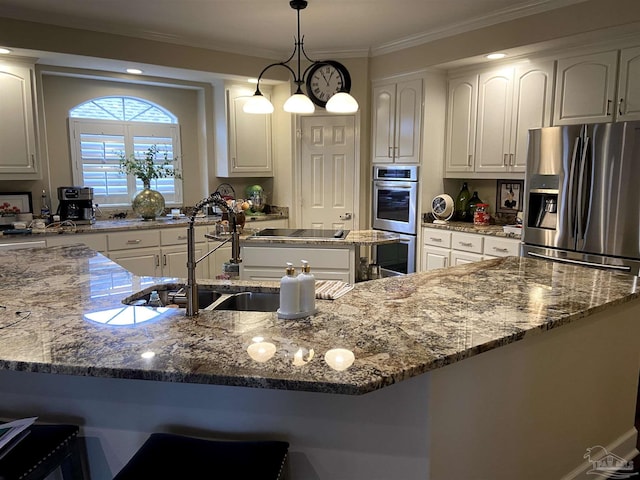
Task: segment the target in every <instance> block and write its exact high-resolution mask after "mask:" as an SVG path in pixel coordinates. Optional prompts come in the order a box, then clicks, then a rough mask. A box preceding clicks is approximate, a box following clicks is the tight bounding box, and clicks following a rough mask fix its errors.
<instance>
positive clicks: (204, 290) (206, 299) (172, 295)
mask: <svg viewBox="0 0 640 480" xmlns="http://www.w3.org/2000/svg"><path fill="white" fill-rule="evenodd" d="M157 291H158V295H159V296H160V301H161V302H162V305H169V304H175V305H178V306H179V307H180V308H186V306H187V294H186V290H185V288H184V287H182V288H177V289H175V288H174V289H171V290H162V289H160V288H159V289H158V290H157ZM150 295H151V293H147V294H146V295H143V296H142V297H140V298H138V299H136V300H132V301H130V302H129V305H146V303H147V302H148V301H149V296H150ZM222 296H223V294H222V293H220V292H216V291H215V290H214V289H213V286H211V287H209V286H207V285H198V306H199V307H200V308H201V309H202V308H205V307H207V306H209V305H211V304H212V303H214V302H215V301H216V300H218V299H219V298H220V297H222Z"/></svg>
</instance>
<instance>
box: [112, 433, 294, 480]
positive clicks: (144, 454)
mask: <svg viewBox="0 0 640 480" xmlns="http://www.w3.org/2000/svg"><path fill="white" fill-rule="evenodd" d="M288 450H289V444H288V443H287V442H280V441H222V440H208V439H203V438H195V437H188V436H184V435H176V434H171V433H153V434H151V435H150V436H149V438H148V439H147V441H146V442H144V444H143V445H142V446H141V447H140V448H139V449H138V451H137V452H136V453H135V454H134V456H133V458H131V460H129V462H128V463H127V464H126V465H125V466H124V467H123V468H122V470H120V472H119V473H118V474H117V475H116V476H115V477H114V479H113V480H141V479H145V478H153V479H156V480H164V479H167V480H168V479H187V478H207V479H211V480H214V479H224V480H228V479H238V480H241V479H251V480H254V479H260V480H280V479H283V478H284V476H283V475H284V464H285V461H286V458H287V452H288Z"/></svg>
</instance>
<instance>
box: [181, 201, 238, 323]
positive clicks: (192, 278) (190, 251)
mask: <svg viewBox="0 0 640 480" xmlns="http://www.w3.org/2000/svg"><path fill="white" fill-rule="evenodd" d="M212 204H213V205H216V206H218V207H220V209H221V210H222V211H223V212H225V213H226V214H227V215H228V216H229V226H230V230H231V236H230V237H229V238H226V239H224V240H223V241H222V243H220V244H218V245H217V246H216V247H215V248H213V249H211V250H209V251H208V252H207V253H205V254H204V255H203V256H202V257H200V258H199V259H197V260H196V259H195V252H196V240H195V230H194V224H195V221H196V214H197V213H198V212H199V211H200V210H202V208H203V207H205V206H207V205H212ZM205 236H206V237H207V238H212V239H216V240H217V237H214V236H212V235H205ZM229 241H231V260H230V262H231V263H233V264H239V263H240V262H242V259H241V258H240V233H239V232H238V224H237V218H236V214H235V212H234V211H233V210H232V209H231V208H230V207H229V206H228V205H227V202H226V201H225V200H224V199H223V198H222V196H221V195H220V194H219V193H218V192H215V193H212V194H211V195H209V196H208V197H207V198H204V199H202V200H200V201H199V202H198V203H196V204H195V206H194V207H193V213H192V214H191V217H190V218H189V228H188V230H187V308H186V315H187V317H193V316H194V315H197V314H198V310H199V309H200V306H199V305H198V284H197V283H196V265H198V263H200V262H201V261H202V260H204V259H205V258H207V257H208V256H209V255H211V254H212V253H213V252H215V251H216V250H218V249H219V248H220V247H221V246H222V245H224V244H225V243H227V242H229Z"/></svg>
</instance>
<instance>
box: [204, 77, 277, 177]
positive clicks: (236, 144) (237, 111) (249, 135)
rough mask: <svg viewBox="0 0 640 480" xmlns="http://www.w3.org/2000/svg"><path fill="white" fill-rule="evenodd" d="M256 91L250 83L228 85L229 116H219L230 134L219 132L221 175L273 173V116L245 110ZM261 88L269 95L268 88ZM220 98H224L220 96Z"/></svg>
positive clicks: (226, 89)
mask: <svg viewBox="0 0 640 480" xmlns="http://www.w3.org/2000/svg"><path fill="white" fill-rule="evenodd" d="M254 91H255V87H252V86H248V85H247V86H242V85H230V86H226V87H225V98H224V105H225V113H226V115H225V117H222V115H219V116H218V118H217V121H218V122H219V123H222V122H224V125H226V133H227V135H226V138H224V139H222V138H220V137H221V136H222V134H221V133H220V132H218V134H219V136H218V140H219V142H218V143H219V145H218V151H217V156H218V159H217V165H218V168H217V170H216V175H217V176H218V177H271V176H273V162H272V146H271V143H272V142H271V138H272V137H271V115H254V114H249V113H245V112H244V111H243V110H242V108H243V106H244V104H245V103H246V101H247V100H248V99H249V98H250V97H251V96H252V95H253V94H254ZM260 91H261V92H262V94H263V95H264V96H266V97H269V89H268V87H261V88H260ZM216 100H217V101H218V102H222V101H223V100H222V99H221V98H219V97H218V98H217V99H216ZM217 128H220V127H217ZM225 146H226V148H224V147H225Z"/></svg>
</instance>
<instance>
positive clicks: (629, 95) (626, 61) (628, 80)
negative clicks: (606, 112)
mask: <svg viewBox="0 0 640 480" xmlns="http://www.w3.org/2000/svg"><path fill="white" fill-rule="evenodd" d="M617 100H618V111H617V118H618V120H619V121H627V120H640V47H634V48H625V49H624V50H622V51H621V52H620V76H619V79H618V97H617Z"/></svg>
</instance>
